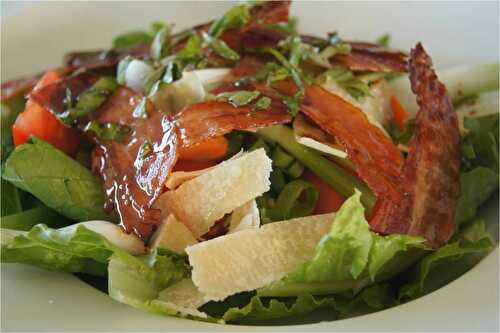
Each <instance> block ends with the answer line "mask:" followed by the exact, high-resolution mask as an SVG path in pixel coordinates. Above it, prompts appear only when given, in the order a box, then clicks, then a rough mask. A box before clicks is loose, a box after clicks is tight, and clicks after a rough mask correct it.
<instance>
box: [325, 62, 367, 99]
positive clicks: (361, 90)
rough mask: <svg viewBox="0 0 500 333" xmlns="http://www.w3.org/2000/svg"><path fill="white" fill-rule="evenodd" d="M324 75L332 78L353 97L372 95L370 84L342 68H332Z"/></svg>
mask: <svg viewBox="0 0 500 333" xmlns="http://www.w3.org/2000/svg"><path fill="white" fill-rule="evenodd" d="M325 75H327V76H328V77H330V78H331V79H333V80H334V81H335V82H337V84H339V85H340V86H341V87H342V88H344V89H345V91H347V92H348V93H349V95H351V96H352V97H354V98H355V99H359V98H361V97H365V96H372V93H371V91H370V86H369V85H368V84H367V83H366V82H364V81H362V80H360V79H359V78H357V77H356V76H354V74H353V73H352V72H351V71H349V70H347V69H344V68H333V69H330V70H328V71H327V72H326V73H325Z"/></svg>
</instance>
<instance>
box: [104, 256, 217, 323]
mask: <svg viewBox="0 0 500 333" xmlns="http://www.w3.org/2000/svg"><path fill="white" fill-rule="evenodd" d="M189 273H190V270H189V266H188V265H187V263H186V262H185V261H184V259H183V258H182V257H180V256H177V255H173V254H165V253H163V254H158V253H157V252H153V253H151V254H150V255H145V256H139V257H134V256H130V255H122V254H120V253H117V254H115V255H113V257H112V258H111V261H110V262H109V266H108V279H109V280H108V293H109V296H110V297H111V298H113V299H114V300H116V301H118V302H121V303H124V304H128V305H130V306H133V307H135V308H137V309H140V310H143V311H148V312H153V313H158V314H163V315H171V316H179V317H184V318H190V319H198V320H204V321H216V319H214V318H211V317H209V316H207V315H206V314H205V313H203V312H200V311H198V310H197V309H193V308H186V307H182V306H179V305H176V304H174V303H172V302H169V301H168V300H167V299H164V298H161V299H160V297H159V294H160V292H161V291H162V290H164V289H165V288H167V287H168V286H170V285H172V284H173V283H175V282H177V281H180V280H181V279H183V278H186V277H188V276H189Z"/></svg>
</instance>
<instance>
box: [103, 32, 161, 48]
mask: <svg viewBox="0 0 500 333" xmlns="http://www.w3.org/2000/svg"><path fill="white" fill-rule="evenodd" d="M151 40H152V38H151V35H150V34H148V33H147V32H145V31H140V30H138V31H130V32H127V33H124V34H121V35H118V36H117V37H115V38H114V39H113V48H116V47H118V48H119V47H130V46H134V45H136V44H140V43H150V42H151Z"/></svg>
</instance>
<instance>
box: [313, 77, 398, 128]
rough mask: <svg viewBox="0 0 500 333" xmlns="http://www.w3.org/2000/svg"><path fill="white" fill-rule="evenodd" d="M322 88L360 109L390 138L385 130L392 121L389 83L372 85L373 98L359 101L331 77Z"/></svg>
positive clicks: (364, 98)
mask: <svg viewBox="0 0 500 333" xmlns="http://www.w3.org/2000/svg"><path fill="white" fill-rule="evenodd" d="M321 86H322V87H323V88H324V89H326V90H328V91H329V92H331V93H332V94H335V95H337V96H339V97H341V98H343V99H344V100H346V101H347V102H349V103H351V104H352V105H354V106H356V107H357V108H359V109H360V110H361V111H363V112H364V113H365V115H366V117H367V118H368V120H369V121H370V123H372V124H373V125H375V126H377V127H378V128H380V129H381V130H382V132H384V134H385V135H387V136H389V134H388V133H387V131H386V130H385V128H384V126H387V125H389V122H390V121H391V119H392V111H391V108H390V103H389V94H388V88H387V83H385V82H379V83H377V84H374V85H372V86H371V93H372V96H366V97H361V98H360V99H359V100H356V99H354V98H353V97H352V96H351V95H349V93H347V92H346V91H345V90H344V89H343V88H342V87H340V86H339V85H338V84H337V83H336V82H335V80H333V79H332V78H330V77H327V78H326V80H324V82H323V84H322V85H321Z"/></svg>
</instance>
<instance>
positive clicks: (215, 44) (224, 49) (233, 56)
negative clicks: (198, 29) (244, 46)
mask: <svg viewBox="0 0 500 333" xmlns="http://www.w3.org/2000/svg"><path fill="white" fill-rule="evenodd" d="M203 40H204V41H205V43H206V44H207V45H208V47H210V48H211V49H212V50H214V51H215V53H217V54H218V55H220V56H221V57H223V58H226V59H229V60H234V61H236V60H239V59H240V55H239V54H238V53H237V52H236V51H235V50H233V49H232V48H230V47H229V46H227V44H226V43H225V42H224V41H223V40H221V39H219V38H217V37H213V36H211V35H209V34H207V33H206V32H204V33H203Z"/></svg>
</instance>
